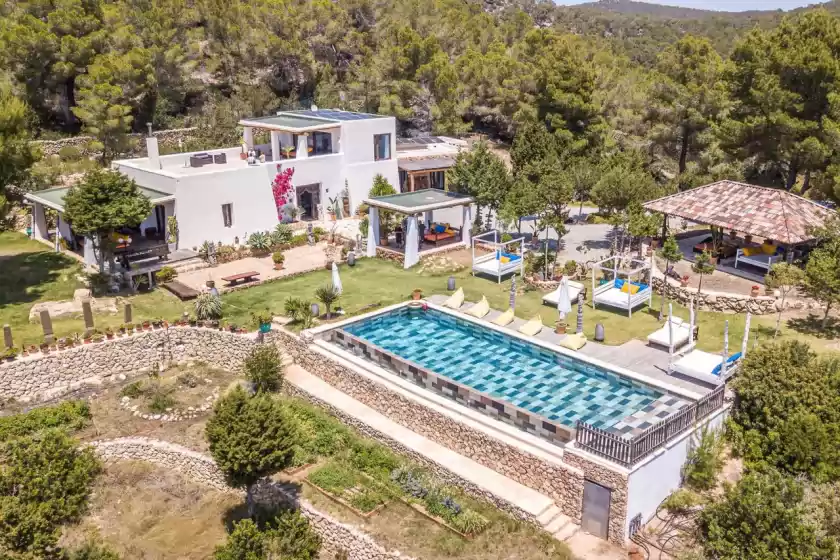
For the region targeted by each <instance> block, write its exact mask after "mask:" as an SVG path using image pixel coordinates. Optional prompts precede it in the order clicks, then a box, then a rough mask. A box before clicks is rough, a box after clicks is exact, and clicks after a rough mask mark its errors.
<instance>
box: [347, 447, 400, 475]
mask: <svg viewBox="0 0 840 560" xmlns="http://www.w3.org/2000/svg"><path fill="white" fill-rule="evenodd" d="M350 462H351V463H352V465H353V466H354V467H356V468H357V469H359V470H360V471H363V472H366V473H367V474H369V475H371V476H374V477H378V478H386V477H388V476H389V474H390V473H391V471H393V470H394V469H396V468H397V467H399V466H400V460H399V458H398V457H397V456H396V455H395V454H394V453H392V452H391V451H390V450H388V449H386V448H385V447H383V446H381V445H379V444H378V443H374V442H369V441H357V442H356V443H355V444H354V445H353V447H352V454H351V456H350Z"/></svg>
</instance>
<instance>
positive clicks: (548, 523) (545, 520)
mask: <svg viewBox="0 0 840 560" xmlns="http://www.w3.org/2000/svg"><path fill="white" fill-rule="evenodd" d="M537 521H538V522H539V524H540V525H542V528H543V529H544V530H545V531H546V532H547V533H550V534H551V535H552V536H553V537H554V538H556V539H557V540H560V541H564V540H566V539H568V538H570V537H571V536H572V535H574V534H575V533H577V531H578V529H580V526H579V525H577V524H576V523H573V522H572V518H571V517H569V516H568V515H565V514H564V513H563V512H562V511H561V510H560V508H559V507H557V505H556V504H552V505H551V506H550V507H549V508H548V509H546V510H545V511H544V512H542V513H541V514H540V515H539V516H537Z"/></svg>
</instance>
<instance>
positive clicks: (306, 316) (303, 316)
mask: <svg viewBox="0 0 840 560" xmlns="http://www.w3.org/2000/svg"><path fill="white" fill-rule="evenodd" d="M283 312H284V313H285V314H286V316H288V317H291V319H292V320H293V321H294V322H295V323H300V326H301V327H303V328H304V329H308V328H309V327H311V326H312V307H311V304H310V303H309V302H308V301H304V300H302V299H300V298H296V297H289V298H287V299H286V302H285V303H284V304H283Z"/></svg>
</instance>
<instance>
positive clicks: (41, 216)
mask: <svg viewBox="0 0 840 560" xmlns="http://www.w3.org/2000/svg"><path fill="white" fill-rule="evenodd" d="M32 221H33V225H34V227H33V228H32V235H33V236H34V237H35V239H40V240H41V241H47V240H48V239H49V238H50V232H49V230H47V214H46V212H45V211H44V205H43V204H41V203H40V202H36V203H34V204H33V205H32Z"/></svg>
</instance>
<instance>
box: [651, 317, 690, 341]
mask: <svg viewBox="0 0 840 560" xmlns="http://www.w3.org/2000/svg"><path fill="white" fill-rule="evenodd" d="M669 323H670V325H671V327H670V329H669ZM669 331H670V332H669ZM690 333H691V325H690V324H689V323H686V322H685V321H683V320H682V319H681V318H680V317H673V316H669V317H668V320H667V321H665V324H664V325H663V326H662V328H660V329H659V330H656V331H654V332H652V333H650V335H648V337H647V341H648V344H650V345H652V346H653V345H656V346H664V347H665V348H670V347H671V341H672V339H671V336H672V335H673V344H674V348H679V347H680V346H682V345H683V344H686V343H687V342H688V340H689V338H691V337H690Z"/></svg>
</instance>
